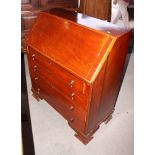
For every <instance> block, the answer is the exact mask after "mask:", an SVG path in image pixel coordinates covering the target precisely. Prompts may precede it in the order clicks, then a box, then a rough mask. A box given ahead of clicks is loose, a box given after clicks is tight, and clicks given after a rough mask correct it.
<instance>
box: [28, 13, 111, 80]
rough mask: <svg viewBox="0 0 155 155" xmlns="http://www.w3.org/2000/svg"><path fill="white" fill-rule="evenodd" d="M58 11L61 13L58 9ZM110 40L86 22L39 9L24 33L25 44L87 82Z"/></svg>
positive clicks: (91, 77) (93, 73) (107, 35)
mask: <svg viewBox="0 0 155 155" xmlns="http://www.w3.org/2000/svg"><path fill="white" fill-rule="evenodd" d="M59 14H63V13H62V11H60V12H59ZM71 14H72V13H71ZM66 16H67V15H66ZM84 21H85V19H83V22H84ZM113 40H114V38H113V37H112V36H111V35H109V34H106V33H102V32H100V31H98V30H95V29H92V27H88V25H87V26H86V25H81V24H77V23H75V22H73V21H71V20H68V19H66V18H63V17H59V16H56V13H55V14H54V15H53V14H51V13H50V14H49V13H47V12H42V13H40V14H39V16H38V18H37V20H36V22H35V23H34V25H33V27H32V29H31V31H30V33H29V35H28V39H27V44H28V46H31V47H32V48H34V49H35V50H36V51H38V52H39V53H41V54H42V55H44V56H46V57H48V58H49V59H51V60H52V61H54V62H55V63H56V64H58V65H60V66H61V67H63V68H65V69H66V70H68V71H69V72H71V73H72V74H74V75H76V76H78V77H79V78H81V79H84V80H86V81H89V82H90V81H92V79H93V78H94V75H95V74H96V71H97V70H98V69H99V68H98V66H99V65H100V64H101V61H103V58H104V57H105V55H106V54H107V50H109V47H110V46H112V45H111V43H112V42H113Z"/></svg>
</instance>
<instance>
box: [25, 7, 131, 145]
mask: <svg viewBox="0 0 155 155" xmlns="http://www.w3.org/2000/svg"><path fill="white" fill-rule="evenodd" d="M129 38H130V31H129V30H126V29H122V28H119V27H117V26H115V25H112V24H110V23H108V22H106V21H102V20H99V19H95V18H92V17H89V16H85V15H83V14H80V13H75V12H70V11H66V10H62V9H52V10H48V11H46V12H41V13H40V14H39V16H38V17H37V19H36V22H35V23H34V24H33V26H32V29H31V31H30V32H29V34H28V36H27V38H26V47H27V55H28V63H29V70H30V76H31V82H32V92H33V96H34V97H35V98H36V99H37V100H38V101H39V100H40V99H44V100H46V101H47V102H48V103H49V104H50V105H51V106H52V107H53V108H55V109H56V110H57V111H58V112H59V113H60V114H61V115H62V116H63V117H64V118H65V119H66V120H67V121H68V124H69V125H70V126H71V127H72V128H73V129H74V130H75V131H76V134H75V136H76V137H77V138H79V139H80V140H81V141H82V142H83V143H84V144H87V143H88V142H89V141H90V140H91V139H92V135H93V133H94V132H95V131H96V130H97V129H98V128H99V125H100V124H101V123H102V122H108V120H109V119H110V118H111V116H112V113H113V111H114V107H115V103H116V99H117V96H118V93H119V89H120V85H121V82H122V78H121V76H122V71H123V67H124V63H125V58H126V52H127V49H128V42H129Z"/></svg>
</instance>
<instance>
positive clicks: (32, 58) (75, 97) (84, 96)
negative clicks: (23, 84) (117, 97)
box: [28, 48, 90, 110]
mask: <svg viewBox="0 0 155 155" xmlns="http://www.w3.org/2000/svg"><path fill="white" fill-rule="evenodd" d="M28 55H29V56H28V59H29V66H30V72H31V76H33V78H35V77H39V76H40V77H41V78H43V79H44V80H46V81H47V82H48V84H49V85H50V86H51V87H54V88H55V89H57V90H58V91H60V93H61V94H62V95H64V96H65V97H67V99H69V100H70V101H71V102H73V103H75V104H77V105H78V106H80V107H81V108H83V109H85V110H86V109H87V103H88V101H89V95H90V93H89V92H90V86H89V85H87V84H86V83H85V82H84V81H82V80H80V79H78V78H77V77H75V76H74V75H72V74H70V73H69V72H68V71H66V70H65V69H63V68H62V67H60V66H58V65H57V64H55V63H54V62H52V61H51V60H49V59H48V58H46V57H44V56H42V55H41V54H39V53H38V52H36V51H35V50H33V49H32V48H30V49H29V54H28Z"/></svg>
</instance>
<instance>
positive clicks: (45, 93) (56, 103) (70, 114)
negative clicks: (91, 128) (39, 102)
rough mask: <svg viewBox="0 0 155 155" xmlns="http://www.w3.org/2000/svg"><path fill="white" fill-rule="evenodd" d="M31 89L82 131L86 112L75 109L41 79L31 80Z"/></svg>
mask: <svg viewBox="0 0 155 155" xmlns="http://www.w3.org/2000/svg"><path fill="white" fill-rule="evenodd" d="M32 87H33V90H34V91H36V93H37V94H38V95H39V96H40V97H41V98H43V99H44V100H46V101H47V102H48V103H49V104H50V105H51V106H52V107H53V108H55V109H56V110H57V111H58V112H59V113H60V114H61V115H62V116H63V117H64V118H65V119H66V120H67V121H68V122H69V123H70V124H71V126H73V127H74V128H76V129H79V130H80V131H84V127H85V116H86V112H84V111H82V110H79V109H77V108H76V107H74V105H73V104H72V103H71V102H69V100H67V99H66V98H65V97H63V96H62V95H61V94H60V93H59V92H57V91H56V90H54V89H52V88H51V87H49V86H48V83H46V81H44V80H43V79H41V78H40V79H38V82H37V83H36V82H32Z"/></svg>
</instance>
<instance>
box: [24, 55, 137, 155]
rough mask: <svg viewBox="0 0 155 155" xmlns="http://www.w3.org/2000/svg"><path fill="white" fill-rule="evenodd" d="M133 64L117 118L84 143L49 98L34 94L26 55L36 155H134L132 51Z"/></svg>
mask: <svg viewBox="0 0 155 155" xmlns="http://www.w3.org/2000/svg"><path fill="white" fill-rule="evenodd" d="M127 58H128V59H127V60H129V64H128V63H126V65H127V64H128V66H127V70H126V73H125V77H124V80H123V83H122V87H121V90H120V93H119V97H118V100H117V103H116V108H115V112H114V114H113V119H112V120H111V121H110V122H109V123H108V124H107V125H104V124H102V125H101V126H100V128H99V130H98V131H97V132H96V133H95V134H94V139H93V140H92V141H91V142H90V143H89V144H88V145H86V146H85V145H83V144H82V143H81V142H80V141H79V140H77V139H76V138H75V137H74V133H75V132H74V131H73V130H72V129H71V128H70V127H69V126H68V124H67V122H66V121H65V120H64V118H63V117H62V116H60V114H58V113H57V112H56V111H55V110H54V109H53V108H52V107H51V106H49V105H48V104H47V103H46V102H45V101H40V102H37V101H36V100H35V99H34V98H33V97H32V93H31V82H30V76H29V72H28V65H27V58H26V56H25V67H26V79H27V89H28V98H29V106H30V114H31V121H32V131H33V138H34V146H35V154H36V155H133V154H134V129H133V128H134V127H133V126H134V121H133V119H134V114H133V109H134V105H133V98H134V96H133V90H134V88H133V87H134V86H133V82H134V79H133V78H134V76H133V74H134V71H133V66H134V53H129V54H128V57H127Z"/></svg>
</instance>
